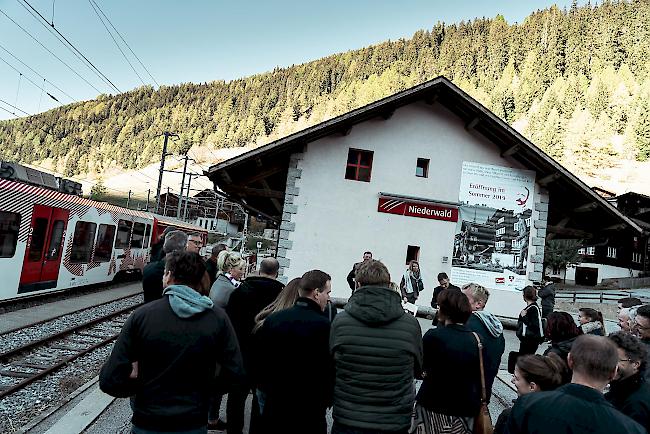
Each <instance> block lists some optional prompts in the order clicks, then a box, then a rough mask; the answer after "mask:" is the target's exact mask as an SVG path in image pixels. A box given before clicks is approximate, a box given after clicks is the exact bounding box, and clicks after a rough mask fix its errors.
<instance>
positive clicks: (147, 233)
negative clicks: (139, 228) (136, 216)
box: [142, 225, 151, 249]
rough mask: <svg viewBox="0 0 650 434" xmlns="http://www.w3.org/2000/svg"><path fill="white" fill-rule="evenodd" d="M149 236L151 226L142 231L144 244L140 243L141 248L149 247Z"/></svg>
mask: <svg viewBox="0 0 650 434" xmlns="http://www.w3.org/2000/svg"><path fill="white" fill-rule="evenodd" d="M150 235H151V225H147V227H146V228H145V229H144V242H143V243H142V247H144V248H145V249H146V248H147V247H149V236H150Z"/></svg>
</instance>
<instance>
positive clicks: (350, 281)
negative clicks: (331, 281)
mask: <svg viewBox="0 0 650 434" xmlns="http://www.w3.org/2000/svg"><path fill="white" fill-rule="evenodd" d="M371 259H372V252H363V261H361V262H357V263H356V264H354V265H353V266H352V270H351V271H350V272H349V273H348V278H347V280H348V285H350V290H352V293H354V290H355V289H356V287H357V285H356V283H355V274H356V272H357V268H359V265H361V264H363V263H364V262H365V261H369V260H371Z"/></svg>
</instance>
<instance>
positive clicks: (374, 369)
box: [330, 286, 422, 431]
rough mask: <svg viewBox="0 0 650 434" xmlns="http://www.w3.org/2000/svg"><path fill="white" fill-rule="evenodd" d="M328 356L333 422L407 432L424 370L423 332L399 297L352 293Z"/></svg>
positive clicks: (364, 290)
mask: <svg viewBox="0 0 650 434" xmlns="http://www.w3.org/2000/svg"><path fill="white" fill-rule="evenodd" d="M330 351H331V353H332V355H333V357H334V363H335V365H336V383H335V387H334V408H333V416H334V420H335V421H337V422H338V423H340V424H343V425H346V426H350V427H354V428H361V429H366V430H383V431H399V430H403V429H405V428H408V427H409V424H410V421H411V411H412V410H413V402H414V400H415V390H414V387H413V380H414V377H415V376H418V375H419V373H420V372H421V369H422V331H421V329H420V324H419V323H418V321H417V320H416V319H415V317H414V316H412V315H410V314H407V313H405V312H404V309H403V308H402V302H401V297H400V295H399V294H398V293H397V292H395V291H393V290H391V289H388V288H382V287H379V286H363V287H361V288H359V289H357V290H356V291H354V294H352V296H351V297H350V299H349V301H348V304H347V305H346V306H345V311H344V312H341V313H339V314H338V315H337V316H336V319H335V320H334V323H333V324H332V334H331V337H330Z"/></svg>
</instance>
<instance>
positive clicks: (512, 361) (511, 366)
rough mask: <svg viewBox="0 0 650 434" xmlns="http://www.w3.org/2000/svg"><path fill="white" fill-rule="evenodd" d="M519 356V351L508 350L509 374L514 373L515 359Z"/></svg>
mask: <svg viewBox="0 0 650 434" xmlns="http://www.w3.org/2000/svg"><path fill="white" fill-rule="evenodd" d="M518 358H519V351H510V353H509V354H508V372H509V373H511V374H514V373H515V366H516V365H517V359H518Z"/></svg>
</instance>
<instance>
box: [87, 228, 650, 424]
mask: <svg viewBox="0 0 650 434" xmlns="http://www.w3.org/2000/svg"><path fill="white" fill-rule="evenodd" d="M201 247H202V245H201V241H200V239H196V238H193V237H192V236H189V237H188V236H187V235H186V234H184V233H183V232H181V231H168V232H167V233H165V234H164V239H163V240H161V246H160V248H159V249H158V251H157V252H156V255H157V256H156V257H155V258H154V259H152V262H151V263H150V264H148V265H147V266H146V267H145V270H144V273H143V274H144V278H143V291H144V296H145V305H144V306H142V307H140V308H138V309H137V310H136V311H135V312H134V313H133V314H132V315H131V316H130V317H129V319H128V320H127V322H126V323H125V325H124V327H123V330H122V332H121V333H120V335H119V337H118V339H117V341H116V343H115V345H114V347H113V350H112V352H111V355H110V356H109V358H108V360H107V361H106V363H105V364H104V366H103V368H102V370H101V373H100V387H101V389H102V390H103V391H104V392H106V393H108V394H110V395H112V396H117V397H129V398H131V407H132V410H133V417H132V432H133V433H135V434H153V433H163V432H165V433H169V432H175V433H184V434H195V433H196V434H198V433H206V432H207V430H208V429H218V430H219V429H220V430H223V429H225V430H227V432H228V433H229V434H237V433H242V432H243V430H244V425H245V423H244V422H245V414H246V413H245V405H246V401H247V398H248V396H249V395H251V394H252V407H251V411H250V421H249V432H250V433H252V434H265V433H288V434H293V433H295V434H297V433H301V434H325V433H327V432H328V423H327V419H326V415H327V412H328V409H330V408H331V409H332V418H333V424H332V427H331V433H332V434H371V433H372V434H393V433H394V434H406V433H419V434H432V433H442V432H445V433H446V432H450V433H459V434H463V433H467V434H469V433H472V432H476V430H477V429H478V427H479V423H483V422H484V421H485V419H484V417H485V408H486V405H487V404H488V403H489V400H490V397H491V395H492V393H491V391H492V386H493V383H494V380H495V378H496V375H497V373H498V371H499V367H500V364H501V360H502V357H503V354H504V350H505V338H504V333H503V326H502V323H501V322H500V321H499V320H498V319H497V317H496V316H494V315H493V314H491V313H489V312H487V311H486V310H485V307H486V305H487V302H488V299H489V296H490V293H489V291H488V290H487V289H486V288H484V287H483V286H481V285H478V284H474V283H470V284H466V285H463V286H462V287H461V288H459V287H456V286H454V285H452V284H450V282H449V278H448V276H447V275H446V274H444V273H440V274H439V275H438V283H439V286H438V287H436V288H435V289H434V290H433V293H434V295H433V298H432V301H431V305H432V306H433V307H435V308H437V309H438V312H437V318H436V320H437V322H436V324H437V325H436V326H435V327H432V328H431V329H429V330H428V331H427V332H426V333H425V334H424V336H423V335H422V330H421V328H420V322H418V320H417V319H416V318H415V317H414V316H413V315H411V314H409V313H407V312H406V311H405V308H404V303H413V302H415V300H417V298H418V297H419V296H420V295H421V294H422V292H423V291H424V290H425V285H424V282H426V281H425V279H424V277H423V275H422V273H421V270H420V267H419V264H418V263H417V261H411V262H410V263H409V266H408V268H407V269H406V271H405V272H404V273H403V275H402V276H401V281H400V283H399V284H394V283H391V282H392V280H391V276H390V273H389V271H388V269H387V268H386V266H385V265H384V264H383V263H382V262H381V261H378V260H375V259H373V258H372V253H371V252H365V253H364V259H363V261H361V262H359V263H357V264H355V265H354V266H353V269H352V271H351V272H350V274H349V275H348V282H349V283H350V287H351V289H352V295H351V296H350V298H349V300H348V302H347V304H346V306H345V309H344V310H343V311H341V312H338V313H337V310H336V309H335V308H334V307H333V306H332V304H331V301H330V293H331V280H332V279H331V276H330V275H329V274H327V273H326V272H324V271H322V270H317V269H315V270H310V271H307V272H305V273H304V274H303V275H302V277H300V278H296V279H293V280H291V281H289V282H288V284H287V285H286V286H285V285H283V284H282V283H281V282H280V281H279V280H278V271H279V263H278V261H277V260H276V259H274V258H266V259H264V260H263V261H261V263H260V269H259V272H258V274H256V275H252V276H248V277H246V278H244V276H243V271H244V261H243V260H242V258H241V257H240V256H239V254H237V253H235V252H230V251H228V249H227V248H226V246H224V245H217V246H215V247H214V248H213V249H212V251H211V252H210V253H211V256H210V258H208V259H207V260H204V259H203V258H202V257H201V256H200V255H199V254H198V251H199V249H200V248H201ZM543 285H544V286H543V287H541V288H539V289H538V288H535V287H533V286H529V287H526V288H524V290H523V291H522V295H523V299H524V300H523V303H522V305H523V304H525V307H524V308H523V309H522V311H521V313H520V316H519V321H518V329H517V337H518V338H519V339H520V341H521V345H520V348H519V351H518V352H515V353H513V354H510V355H509V358H508V359H509V360H508V361H509V364H510V362H511V364H512V365H513V366H512V371H513V373H514V375H513V383H514V385H515V387H516V389H517V392H518V395H519V398H518V399H517V400H516V401H515V403H514V406H513V407H512V408H511V409H508V410H506V411H504V412H503V414H501V415H500V417H499V418H498V420H497V421H496V425H495V427H494V429H495V432H497V433H510V434H518V433H543V432H554V433H555V432H557V433H574V434H577V433H619V432H620V433H623V432H625V433H643V432H647V430H648V429H649V428H650V388H649V386H648V384H647V382H646V381H647V377H648V371H650V370H649V369H646V365H647V361H648V353H649V351H650V306H648V305H645V306H644V305H641V302H640V301H639V300H637V299H631V298H628V299H624V300H621V302H620V304H619V308H620V312H619V316H618V319H619V325H620V326H621V331H619V332H615V333H612V334H610V335H606V334H605V324H604V320H603V317H602V315H601V314H600V313H599V312H597V311H595V310H593V309H580V312H579V318H578V320H579V325H578V324H576V321H575V320H574V318H573V317H572V316H571V315H569V314H567V313H565V312H556V311H554V296H555V290H554V287H553V284H552V282H550V280H548V279H547V280H546V281H545V282H544V284H543ZM538 298H541V299H542V302H541V306H540V305H538V304H537V302H538ZM545 341H546V342H548V344H549V347H548V349H546V351H545V352H544V354H543V355H540V354H536V353H537V351H538V349H539V346H540V345H542V344H543V342H545ZM418 379H419V380H422V383H421V385H420V387H419V389H418V390H416V381H415V380H418ZM603 391H605V392H606V393H604V394H603ZM224 395H227V404H226V420H225V421H224V420H222V419H220V418H219V410H220V407H221V401H222V397H223V396H224Z"/></svg>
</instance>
